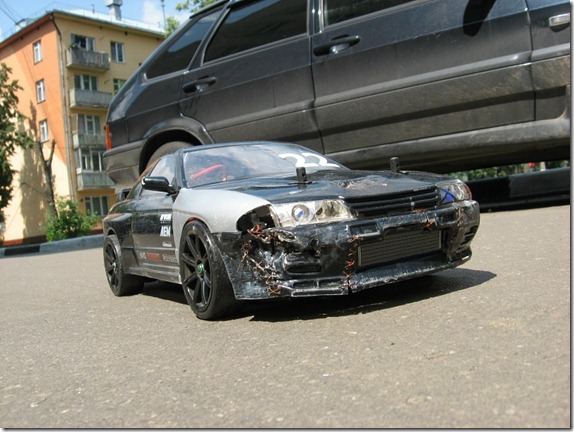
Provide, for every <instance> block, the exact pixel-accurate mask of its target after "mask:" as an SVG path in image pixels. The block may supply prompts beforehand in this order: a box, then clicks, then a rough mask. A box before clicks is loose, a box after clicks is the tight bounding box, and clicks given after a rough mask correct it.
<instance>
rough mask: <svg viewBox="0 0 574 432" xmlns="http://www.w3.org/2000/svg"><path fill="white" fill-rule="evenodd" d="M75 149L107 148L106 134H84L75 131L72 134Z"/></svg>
mask: <svg viewBox="0 0 574 432" xmlns="http://www.w3.org/2000/svg"><path fill="white" fill-rule="evenodd" d="M72 139H73V142H74V149H79V148H98V149H99V148H101V149H102V150H105V149H106V137H105V135H104V134H83V133H78V132H74V134H73V135H72Z"/></svg>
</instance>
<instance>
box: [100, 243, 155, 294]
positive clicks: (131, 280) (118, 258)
mask: <svg viewBox="0 0 574 432" xmlns="http://www.w3.org/2000/svg"><path fill="white" fill-rule="evenodd" d="M104 268H105V270H106V277H107V279H108V284H109V285H110V289H111V290H112V292H113V293H114V295H116V296H118V297H122V296H127V295H133V294H138V293H140V292H142V290H143V285H144V281H145V279H144V278H142V277H140V276H135V275H130V274H126V273H125V271H124V264H123V261H122V249H121V247H120V242H119V241H118V238H117V236H115V235H110V236H107V237H106V239H105V240H104Z"/></svg>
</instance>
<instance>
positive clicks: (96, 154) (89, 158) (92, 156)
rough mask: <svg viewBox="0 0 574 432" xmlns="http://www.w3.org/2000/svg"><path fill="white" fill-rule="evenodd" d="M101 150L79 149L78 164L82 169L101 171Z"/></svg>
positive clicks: (102, 166)
mask: <svg viewBox="0 0 574 432" xmlns="http://www.w3.org/2000/svg"><path fill="white" fill-rule="evenodd" d="M103 154H104V151H103V150H91V149H80V166H81V167H82V171H103V170H104V163H103V161H102V155H103Z"/></svg>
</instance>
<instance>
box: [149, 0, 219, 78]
mask: <svg viewBox="0 0 574 432" xmlns="http://www.w3.org/2000/svg"><path fill="white" fill-rule="evenodd" d="M220 13H221V9H218V10H216V11H214V12H212V13H210V14H208V15H205V16H203V17H201V18H199V19H197V20H196V22H195V23H193V24H192V25H191V26H190V27H189V28H188V29H187V30H185V31H184V32H182V34H181V35H180V36H179V37H178V38H177V39H176V40H175V41H174V42H173V43H172V44H171V45H170V46H169V47H168V48H167V49H166V50H165V51H164V52H163V53H162V54H160V55H159V56H158V57H157V58H156V60H155V61H154V62H153V63H152V64H151V66H150V67H149V68H148V69H147V71H146V78H148V79H149V78H155V77H158V76H162V75H167V74H170V73H172V72H176V71H179V70H182V69H185V68H186V67H187V66H188V65H189V63H190V62H191V60H192V59H193V56H194V55H195V53H196V52H197V49H198V48H199V45H200V44H201V41H202V40H203V39H204V38H205V35H206V34H207V32H208V31H209V29H210V28H211V26H212V25H213V24H214V22H215V21H216V20H217V18H218V17H219V14H220Z"/></svg>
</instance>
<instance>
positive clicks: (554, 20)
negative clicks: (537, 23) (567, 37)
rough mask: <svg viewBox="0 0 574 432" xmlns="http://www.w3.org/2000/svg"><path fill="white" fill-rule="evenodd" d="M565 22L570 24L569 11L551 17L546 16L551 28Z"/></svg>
mask: <svg viewBox="0 0 574 432" xmlns="http://www.w3.org/2000/svg"><path fill="white" fill-rule="evenodd" d="M567 24H570V14H569V13H565V14H560V15H554V16H553V17H550V18H548V25H549V26H550V27H552V28H556V27H561V26H565V25H567Z"/></svg>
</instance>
